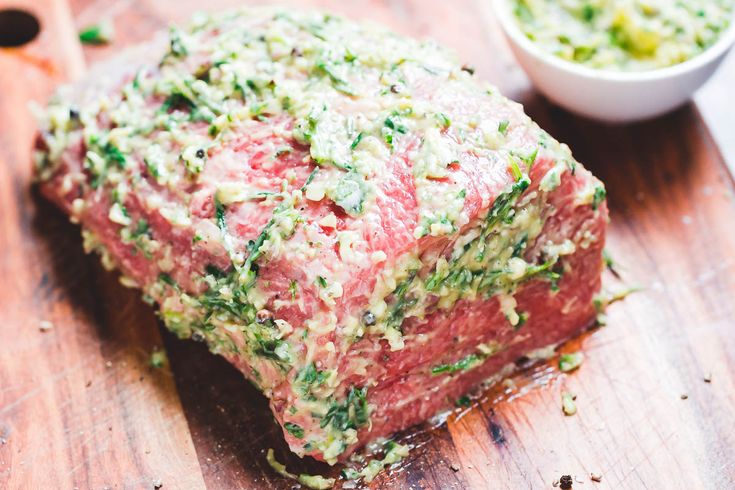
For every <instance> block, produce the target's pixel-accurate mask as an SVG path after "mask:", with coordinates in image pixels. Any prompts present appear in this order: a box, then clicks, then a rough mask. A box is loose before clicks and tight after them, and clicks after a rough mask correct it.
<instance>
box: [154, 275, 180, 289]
mask: <svg viewBox="0 0 735 490" xmlns="http://www.w3.org/2000/svg"><path fill="white" fill-rule="evenodd" d="M158 280H159V281H161V282H163V283H166V284H168V285H169V286H172V287H177V286H178V285H177V284H176V281H174V280H173V278H172V277H171V276H170V275H168V274H167V273H165V272H161V273H160V274H158Z"/></svg>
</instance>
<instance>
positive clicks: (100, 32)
mask: <svg viewBox="0 0 735 490" xmlns="http://www.w3.org/2000/svg"><path fill="white" fill-rule="evenodd" d="M113 37H115V28H114V26H113V25H112V22H110V21H103V22H100V23H99V24H93V25H91V26H88V27H85V28H84V29H82V30H81V31H80V32H79V41H81V43H82V44H89V45H97V46H98V45H102V44H108V43H110V42H112V39H113Z"/></svg>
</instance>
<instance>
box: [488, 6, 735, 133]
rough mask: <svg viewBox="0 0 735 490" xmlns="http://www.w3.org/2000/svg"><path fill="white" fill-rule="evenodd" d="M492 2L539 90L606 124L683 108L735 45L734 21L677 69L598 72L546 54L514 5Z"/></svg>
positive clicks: (514, 47) (574, 110)
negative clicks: (530, 36)
mask: <svg viewBox="0 0 735 490" xmlns="http://www.w3.org/2000/svg"><path fill="white" fill-rule="evenodd" d="M493 1H494V7H495V8H494V10H495V13H496V16H497V18H498V20H499V22H500V25H501V26H502V28H503V31H504V33H505V37H506V38H507V39H508V42H509V44H510V47H511V49H512V50H513V53H514V54H515V56H516V58H517V59H518V62H519V63H520V64H521V66H522V67H523V69H524V70H525V71H526V73H527V74H528V76H529V78H530V79H531V81H532V82H533V83H534V85H535V86H536V88H537V89H538V90H539V91H540V92H541V93H543V94H544V95H545V96H546V97H548V98H549V99H550V100H551V101H553V102H555V103H556V104H558V105H560V106H562V107H564V108H566V109H568V110H570V111H572V112H575V113H577V114H580V115H583V116H587V117H590V118H593V119H598V120H602V121H608V122H628V121H637V120H641V119H648V118H651V117H654V116H658V115H660V114H664V113H666V112H669V111H671V110H672V109H675V108H677V107H679V106H680V105H682V104H684V103H685V102H687V101H688V100H689V99H690V98H691V96H692V94H694V92H695V91H696V90H697V89H698V88H699V87H701V86H702V84H704V82H706V81H707V79H709V77H710V76H711V75H712V74H713V73H714V72H715V70H716V69H717V67H718V66H719V65H720V63H721V62H722V60H723V59H724V57H725V55H726V54H727V52H728V51H729V50H730V48H731V47H732V45H733V42H735V18H734V19H733V21H732V23H731V24H730V27H729V28H728V29H727V30H726V31H725V32H724V33H722V36H721V37H720V39H719V40H718V41H717V43H715V44H714V45H713V46H711V47H709V48H708V49H707V50H705V51H704V52H703V53H701V54H699V55H697V56H695V57H694V58H692V59H690V60H687V61H685V62H683V63H679V64H678V65H674V66H670V67H666V68H659V69H655V70H650V71H641V72H617V71H610V70H598V69H593V68H588V67H586V66H583V65H580V64H577V63H573V62H571V61H566V60H564V59H561V58H559V57H558V56H555V55H553V54H551V53H549V52H546V51H544V50H543V49H541V48H540V47H539V46H537V45H536V44H535V43H534V42H533V41H531V40H530V39H528V38H527V37H526V35H525V34H524V33H523V32H522V31H521V28H520V26H519V25H518V24H517V23H516V19H515V16H514V14H513V12H512V6H511V3H512V0H493ZM734 17H735V16H734ZM724 102H725V101H723V103H724Z"/></svg>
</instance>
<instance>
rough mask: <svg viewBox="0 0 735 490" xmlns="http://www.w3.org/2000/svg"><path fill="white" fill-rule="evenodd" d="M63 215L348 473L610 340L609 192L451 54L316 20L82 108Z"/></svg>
mask: <svg viewBox="0 0 735 490" xmlns="http://www.w3.org/2000/svg"><path fill="white" fill-rule="evenodd" d="M40 125H41V133H40V136H39V142H38V153H37V158H36V170H37V175H38V178H39V180H40V182H41V189H42V191H43V192H44V194H45V195H46V196H48V197H49V198H50V199H52V200H53V201H55V202H56V203H57V204H58V205H60V206H61V207H62V208H64V209H65V210H66V211H67V212H68V213H69V214H70V215H71V217H72V220H73V221H74V222H78V223H80V224H81V225H82V228H83V234H84V237H85V247H87V249H88V250H95V251H97V252H99V253H100V254H102V258H103V263H104V264H105V265H106V266H109V267H116V268H118V269H120V270H121V271H122V273H123V274H124V277H123V279H122V281H123V283H124V284H126V285H129V286H137V287H140V288H141V289H142V290H143V291H144V293H145V297H146V299H148V300H150V301H155V302H156V303H158V305H159V308H160V313H161V318H162V319H163V321H164V322H165V323H166V325H167V327H168V328H170V329H171V330H172V331H174V332H175V333H176V334H178V335H179V336H181V337H192V338H194V339H195V340H200V341H206V342H207V344H208V345H209V347H210V349H211V350H212V351H213V352H215V353H218V354H221V355H223V356H225V357H226V358H227V359H228V360H229V361H230V362H231V363H232V364H234V365H235V366H236V367H237V368H238V369H239V370H241V371H242V372H243V374H244V375H245V376H247V377H248V378H249V379H250V380H251V381H252V382H253V383H254V384H255V385H256V386H258V387H259V388H260V389H261V390H262V391H263V393H264V394H265V395H266V396H267V397H269V399H270V401H271V407H272V409H273V412H274V414H275V416H276V419H277V420H278V422H279V423H281V425H283V427H284V434H285V437H286V438H287V440H288V443H289V444H290V446H291V449H292V450H293V451H294V452H296V453H298V454H300V455H310V456H313V457H315V458H317V459H321V460H325V461H328V462H330V463H334V462H335V461H337V460H341V459H344V458H346V457H347V456H348V455H349V454H350V453H351V452H352V451H354V450H355V449H356V448H357V447H359V446H361V445H363V444H365V443H367V442H369V441H371V440H374V439H376V438H378V437H381V436H389V435H390V434H392V433H394V432H396V431H398V430H401V429H404V428H406V427H408V426H410V425H412V424H415V423H417V422H420V421H422V420H424V419H426V418H427V417H430V416H432V415H434V414H435V413H437V412H438V411H440V410H441V409H444V408H447V407H451V406H452V405H453V403H454V401H455V400H456V399H457V397H459V396H461V395H463V394H464V393H466V392H468V391H470V390H471V389H472V388H474V387H475V386H477V385H479V384H480V383H481V382H483V381H486V380H489V379H490V380H492V379H497V378H498V377H499V376H503V375H507V374H509V373H510V372H511V371H512V370H513V369H514V367H515V365H516V364H515V363H516V361H518V360H519V359H522V358H529V359H531V360H533V359H537V358H541V357H547V356H549V355H550V354H551V353H552V352H553V347H554V346H555V345H557V344H558V343H559V342H561V341H563V340H565V339H567V338H569V337H571V336H573V335H575V334H577V333H579V332H580V331H582V330H583V329H584V328H586V327H588V326H589V325H590V324H591V323H592V322H593V321H594V318H595V313H596V312H595V308H594V306H593V296H594V295H595V293H596V292H597V291H598V290H599V288H600V274H601V270H602V258H601V257H602V247H603V244H604V236H605V226H606V220H607V208H606V204H605V192H604V187H602V185H601V184H600V182H599V181H597V180H596V179H595V178H594V177H593V176H592V175H591V174H590V173H589V172H588V171H587V170H585V169H584V168H583V167H582V166H581V165H580V164H578V163H577V162H576V161H575V160H574V158H573V157H572V155H571V153H570V151H569V149H568V148H567V147H566V146H565V145H562V144H560V143H558V142H557V141H556V140H554V139H553V138H552V137H551V136H550V135H548V134H547V133H546V132H544V131H543V130H541V129H540V128H539V127H538V126H537V125H536V124H534V123H533V122H532V121H531V120H530V119H529V118H528V117H527V116H526V115H525V114H524V113H523V110H522V108H521V106H520V105H518V104H515V103H513V102H511V101H509V100H507V99H505V98H504V97H502V96H501V95H500V94H498V93H497V91H496V90H495V89H494V88H493V87H491V86H489V85H486V84H483V83H482V82H480V81H478V80H477V79H475V77H474V76H473V75H472V74H471V73H468V72H467V71H465V70H463V69H462V68H461V65H460V64H459V63H457V62H456V61H455V59H454V57H453V55H452V54H451V53H448V52H446V51H445V50H443V49H442V48H440V47H437V46H436V45H434V44H432V43H419V42H417V41H414V40H411V39H405V38H402V37H400V36H397V35H394V34H391V33H389V32H386V31H384V30H382V29H380V28H376V27H367V26H363V25H360V24H356V23H352V22H349V21H345V20H342V19H339V18H335V17H332V16H328V15H324V14H316V13H286V12H282V11H274V10H258V9H255V10H247V11H241V12H231V13H225V14H220V15H215V16H212V17H201V18H197V19H195V20H193V21H192V25H191V26H189V27H188V28H186V29H184V30H180V29H173V30H172V31H171V32H170V33H169V36H168V38H165V37H163V36H162V37H159V38H158V39H157V40H155V41H153V42H151V43H150V44H148V45H145V46H143V47H139V48H136V49H135V50H133V51H130V52H128V53H127V54H125V55H122V56H121V57H120V58H118V59H117V60H114V61H113V62H111V63H109V64H106V65H104V66H101V67H98V68H97V69H96V70H94V71H93V72H92V73H90V75H89V76H88V78H87V80H86V81H84V82H82V83H80V84H77V85H75V86H72V87H67V88H65V89H62V90H61V91H60V92H59V94H58V95H57V96H56V97H55V98H54V99H53V100H52V101H51V102H50V104H49V106H48V108H47V110H46V112H45V114H44V115H43V116H42V117H41V121H40Z"/></svg>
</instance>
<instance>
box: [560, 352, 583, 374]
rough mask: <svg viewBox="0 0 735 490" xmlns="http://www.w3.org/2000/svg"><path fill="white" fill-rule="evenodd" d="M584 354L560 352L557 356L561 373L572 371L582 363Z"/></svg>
mask: <svg viewBox="0 0 735 490" xmlns="http://www.w3.org/2000/svg"><path fill="white" fill-rule="evenodd" d="M583 361H584V354H582V353H581V352H572V353H571V354H562V355H561V356H559V369H560V370H561V371H562V372H563V373H568V372H570V371H574V370H575V369H577V368H578V367H579V366H581V365H582V362H583Z"/></svg>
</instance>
